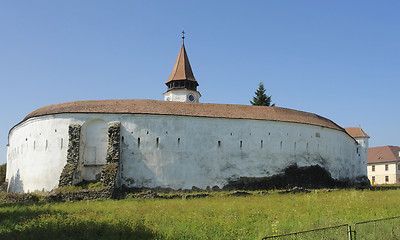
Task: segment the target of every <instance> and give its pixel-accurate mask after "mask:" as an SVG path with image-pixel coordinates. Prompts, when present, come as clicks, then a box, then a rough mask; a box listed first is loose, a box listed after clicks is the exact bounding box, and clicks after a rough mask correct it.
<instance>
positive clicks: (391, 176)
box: [367, 146, 400, 184]
mask: <svg viewBox="0 0 400 240" xmlns="http://www.w3.org/2000/svg"><path fill="white" fill-rule="evenodd" d="M367 159H368V164H367V169H368V179H369V180H370V181H371V183H372V184H395V183H400V147H398V146H382V147H373V148H369V149H368V157H367Z"/></svg>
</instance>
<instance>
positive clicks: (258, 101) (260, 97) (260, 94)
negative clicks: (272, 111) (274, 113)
mask: <svg viewBox="0 0 400 240" xmlns="http://www.w3.org/2000/svg"><path fill="white" fill-rule="evenodd" d="M254 94H255V96H254V97H253V101H250V103H251V104H252V105H255V106H271V107H275V103H274V104H272V105H271V96H268V95H267V94H265V88H264V83H262V82H260V84H259V86H258V89H257V91H255V92H254Z"/></svg>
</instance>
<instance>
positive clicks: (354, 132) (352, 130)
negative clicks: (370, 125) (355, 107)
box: [344, 127, 369, 138]
mask: <svg viewBox="0 0 400 240" xmlns="http://www.w3.org/2000/svg"><path fill="white" fill-rule="evenodd" d="M344 130H346V132H347V133H348V134H349V135H350V136H352V137H353V138H359V137H365V138H369V136H368V135H367V134H366V133H365V132H364V131H363V130H362V129H361V128H360V127H349V128H344Z"/></svg>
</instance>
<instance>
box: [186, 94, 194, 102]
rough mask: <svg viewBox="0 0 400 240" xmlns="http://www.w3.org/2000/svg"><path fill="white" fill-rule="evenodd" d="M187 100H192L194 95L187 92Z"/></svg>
mask: <svg viewBox="0 0 400 240" xmlns="http://www.w3.org/2000/svg"><path fill="white" fill-rule="evenodd" d="M187 98H188V100H189V102H194V95H193V94H188V96H187Z"/></svg>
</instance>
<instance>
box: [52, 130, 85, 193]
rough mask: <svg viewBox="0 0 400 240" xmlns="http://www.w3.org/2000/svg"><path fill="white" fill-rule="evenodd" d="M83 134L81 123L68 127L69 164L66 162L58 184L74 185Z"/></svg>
mask: <svg viewBox="0 0 400 240" xmlns="http://www.w3.org/2000/svg"><path fill="white" fill-rule="evenodd" d="M80 136H81V125H69V129H68V137H69V142H68V152H67V164H65V166H64V169H63V170H62V173H61V176H60V181H59V184H58V186H59V187H62V186H68V185H72V183H73V179H74V174H75V172H76V169H77V168H78V162H79V143H80Z"/></svg>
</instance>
